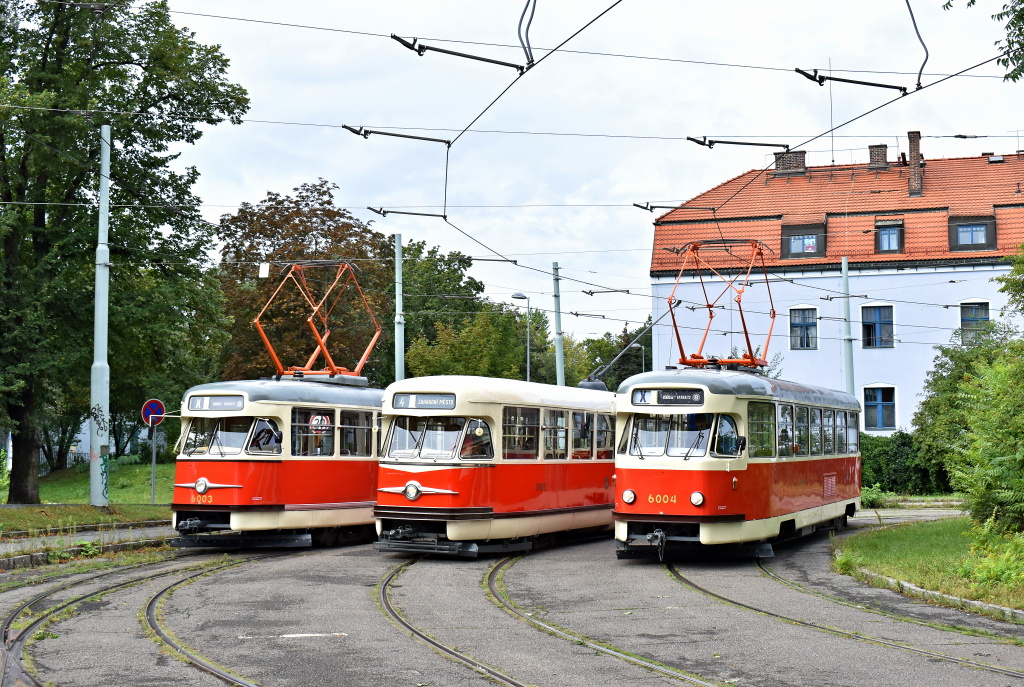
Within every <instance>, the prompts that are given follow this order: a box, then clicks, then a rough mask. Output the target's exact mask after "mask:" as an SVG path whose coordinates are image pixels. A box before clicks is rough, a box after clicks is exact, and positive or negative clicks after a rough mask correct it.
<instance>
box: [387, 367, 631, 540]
mask: <svg viewBox="0 0 1024 687" xmlns="http://www.w3.org/2000/svg"><path fill="white" fill-rule="evenodd" d="M613 398H614V395H613V394H611V393H609V392H607V391H592V390H587V389H577V388H572V387H563V386H552V385H548V384H538V383H531V382H523V381H518V380H508V379H492V378H484V377H471V376H442V377H419V378H414V379H406V380H403V381H399V382H395V383H394V384H392V385H391V386H389V387H388V388H387V389H386V390H385V393H384V404H383V410H382V414H383V419H384V421H383V426H382V432H384V433H385V438H384V441H383V448H382V450H381V455H380V467H379V470H378V475H379V476H378V485H377V506H376V508H375V509H374V514H375V516H376V521H377V532H378V535H379V540H378V543H377V546H378V548H379V550H380V551H382V552H412V553H423V552H430V553H442V554H450V555H455V556H464V557H473V556H477V555H479V554H481V553H487V552H504V551H526V550H530V549H531V548H533V547H534V546H535V545H536V544H537V543H538V541H539V540H542V539H545V538H547V535H554V534H555V533H559V532H577V533H580V532H584V531H593V532H610V530H611V512H612V505H613V499H614V487H613V469H614V441H615V437H614V416H613V414H612V413H613V408H612V400H613Z"/></svg>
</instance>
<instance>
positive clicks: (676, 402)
mask: <svg viewBox="0 0 1024 687" xmlns="http://www.w3.org/2000/svg"><path fill="white" fill-rule="evenodd" d="M655 399H657V400H655ZM651 404H656V405H662V406H701V405H704V389H636V390H635V391H633V405H651Z"/></svg>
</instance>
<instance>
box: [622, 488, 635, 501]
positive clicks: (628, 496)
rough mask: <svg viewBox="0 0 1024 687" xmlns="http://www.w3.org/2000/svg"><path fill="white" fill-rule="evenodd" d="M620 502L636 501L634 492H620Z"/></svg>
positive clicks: (628, 490) (629, 490) (630, 490)
mask: <svg viewBox="0 0 1024 687" xmlns="http://www.w3.org/2000/svg"><path fill="white" fill-rule="evenodd" d="M622 500H623V501H625V502H626V503H633V502H634V501H636V492H635V491H633V490H632V489H627V490H626V491H624V492H622Z"/></svg>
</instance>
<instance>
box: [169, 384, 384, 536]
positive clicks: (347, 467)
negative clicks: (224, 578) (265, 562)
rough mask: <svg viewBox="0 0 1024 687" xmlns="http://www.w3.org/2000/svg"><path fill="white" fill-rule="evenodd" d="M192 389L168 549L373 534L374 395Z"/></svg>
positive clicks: (341, 390)
mask: <svg viewBox="0 0 1024 687" xmlns="http://www.w3.org/2000/svg"><path fill="white" fill-rule="evenodd" d="M359 379H361V378H356V379H355V380H353V379H352V378H345V379H343V380H336V381H334V382H331V381H329V380H327V379H326V378H314V379H304V380H303V379H294V378H293V379H288V378H284V379H268V380H248V381H237V382H220V383H214V384H203V385H200V386H196V387H193V388H191V389H189V390H188V391H187V392H186V393H185V397H184V400H183V403H182V433H181V437H180V439H179V441H178V446H177V453H178V458H177V462H176V466H175V480H174V482H175V484H174V499H173V504H172V509H173V516H174V517H173V526H174V527H175V528H176V529H177V530H178V532H179V533H180V534H181V536H180V537H178V538H177V539H175V540H172V544H173V545H175V546H219V547H230V546H245V547H252V546H309V545H332V544H335V543H341V542H346V541H352V540H354V539H355V538H358V537H359V535H360V533H362V535H363V537H366V536H367V535H368V534H370V533H372V526H373V505H374V502H375V499H376V486H377V484H376V483H377V451H376V445H377V423H378V421H379V410H380V400H381V396H382V394H383V392H382V391H381V390H379V389H370V388H366V387H365V380H363V381H362V384H359Z"/></svg>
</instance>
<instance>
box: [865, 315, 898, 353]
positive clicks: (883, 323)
mask: <svg viewBox="0 0 1024 687" xmlns="http://www.w3.org/2000/svg"><path fill="white" fill-rule="evenodd" d="M860 321H861V334H862V335H861V342H862V344H863V345H864V348H892V347H893V334H892V306H891V305H865V306H864V307H862V308H861V310H860Z"/></svg>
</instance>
